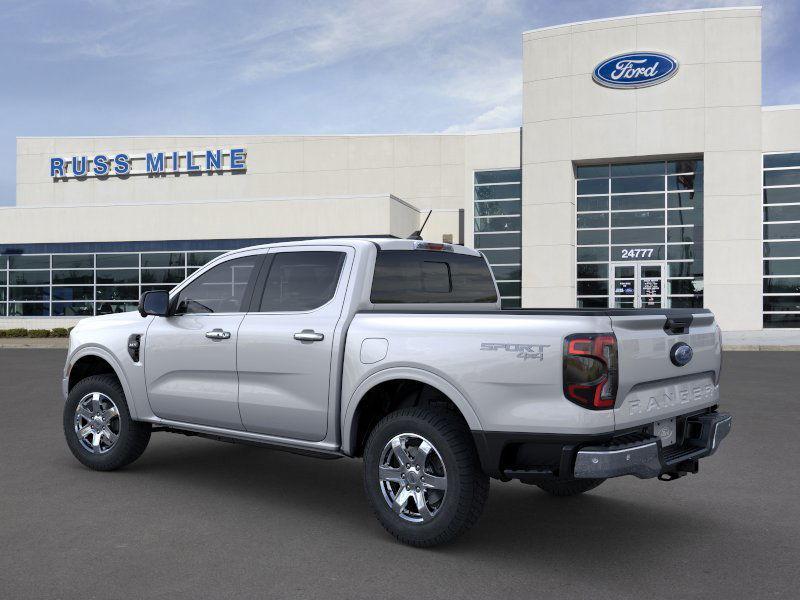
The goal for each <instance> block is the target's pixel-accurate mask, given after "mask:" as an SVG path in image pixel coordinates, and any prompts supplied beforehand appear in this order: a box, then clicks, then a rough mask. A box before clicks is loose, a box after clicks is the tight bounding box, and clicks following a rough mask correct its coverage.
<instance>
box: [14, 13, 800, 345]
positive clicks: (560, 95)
mask: <svg viewBox="0 0 800 600" xmlns="http://www.w3.org/2000/svg"><path fill="white" fill-rule="evenodd" d="M761 25H762V23H761V9H760V8H758V7H755V8H736V9H712V10H691V11H680V12H670V13H659V14H650V15H637V16H628V17H619V18H613V19H603V20H598V21H589V22H582V23H572V24H566V25H560V26H555V27H547V28H543V29H536V30H533V31H527V32H525V33H523V34H522V41H523V63H522V66H523V69H522V73H521V78H522V85H523V118H522V123H520V127H518V128H514V129H509V130H502V131H486V132H472V133H465V134H402V135H334V136H327V135H326V136H314V135H310V136H271V135H233V136H213V135H212V136H204V137H198V136H164V137H160V136H159V137H78V138H19V139H18V140H17V187H16V190H17V196H16V206H14V207H8V208H1V209H0V328H4V327H14V326H27V327H54V326H64V325H69V324H73V323H74V322H75V321H76V320H77V319H79V318H81V317H83V316H87V315H93V314H106V313H110V312H120V311H126V310H132V309H134V308H135V305H136V300H137V298H138V297H139V295H140V294H141V293H142V292H143V291H145V290H149V289H159V288H169V287H172V286H173V285H175V284H176V283H177V282H180V281H181V280H182V279H184V277H186V275H187V274H189V273H191V272H193V270H195V269H197V268H198V267H200V266H201V265H202V264H204V263H205V262H207V261H208V260H210V259H211V258H212V257H214V256H216V255H218V254H219V253H221V252H224V251H227V250H230V249H234V248H239V247H242V246H246V245H252V244H256V243H266V242H275V241H280V240H286V239H296V238H309V237H330V236H397V237H406V236H408V235H409V234H410V233H411V232H413V231H414V230H417V229H419V227H420V226H421V225H422V223H423V221H425V219H426V218H428V217H429V218H428V221H427V224H426V225H425V229H424V231H423V237H424V238H425V239H428V240H435V241H442V240H444V241H451V242H454V243H464V244H466V245H468V246H472V247H475V248H478V249H480V250H481V251H483V252H484V253H485V255H486V257H487V259H488V261H489V263H490V264H491V265H492V269H493V271H494V273H495V276H496V278H497V280H498V285H499V289H500V292H501V296H502V298H503V305H504V306H505V307H520V306H521V307H524V308H528V307H575V306H579V307H607V306H611V307H615V306H617V307H640V306H644V307H648V306H650V307H700V306H705V307H708V308H711V309H712V310H713V311H714V312H715V313H716V315H717V317H718V320H719V323H720V325H721V326H722V328H723V330H727V331H753V330H761V329H772V328H782V329H786V328H789V329H791V328H800V106H762V104H761V87H762V86H761V72H762V68H761V35H762V29H761ZM420 109H421V110H424V107H420Z"/></svg>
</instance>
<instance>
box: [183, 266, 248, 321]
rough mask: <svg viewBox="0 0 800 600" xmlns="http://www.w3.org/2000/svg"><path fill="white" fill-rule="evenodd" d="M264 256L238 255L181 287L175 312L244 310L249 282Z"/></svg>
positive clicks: (228, 311)
mask: <svg viewBox="0 0 800 600" xmlns="http://www.w3.org/2000/svg"><path fill="white" fill-rule="evenodd" d="M260 258H261V257H260V256H245V257H242V258H235V259H233V260H229V261H227V262H224V263H222V264H219V265H217V266H216V267H214V268H213V269H211V270H210V271H207V272H206V273H203V274H202V275H201V276H200V277H198V278H197V279H195V280H194V281H193V282H192V283H190V284H189V285H188V286H186V287H185V288H184V289H183V290H181V292H180V294H179V295H178V301H177V305H176V308H175V314H179V315H180V314H191V313H230V312H242V303H243V301H244V295H245V291H246V290H247V284H248V282H249V281H250V278H251V277H252V275H253V268H254V267H255V266H256V265H257V264H258V262H259V260H260Z"/></svg>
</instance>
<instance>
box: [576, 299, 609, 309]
mask: <svg viewBox="0 0 800 600" xmlns="http://www.w3.org/2000/svg"><path fill="white" fill-rule="evenodd" d="M578 308H608V298H578Z"/></svg>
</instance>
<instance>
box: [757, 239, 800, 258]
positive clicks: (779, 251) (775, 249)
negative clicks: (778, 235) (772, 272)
mask: <svg viewBox="0 0 800 600" xmlns="http://www.w3.org/2000/svg"><path fill="white" fill-rule="evenodd" d="M764 256H765V257H767V258H774V257H784V256H785V257H794V258H800V242H764Z"/></svg>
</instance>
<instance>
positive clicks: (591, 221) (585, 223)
mask: <svg viewBox="0 0 800 600" xmlns="http://www.w3.org/2000/svg"><path fill="white" fill-rule="evenodd" d="M591 227H608V213H590V214H588V215H578V229H586V228H591Z"/></svg>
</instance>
